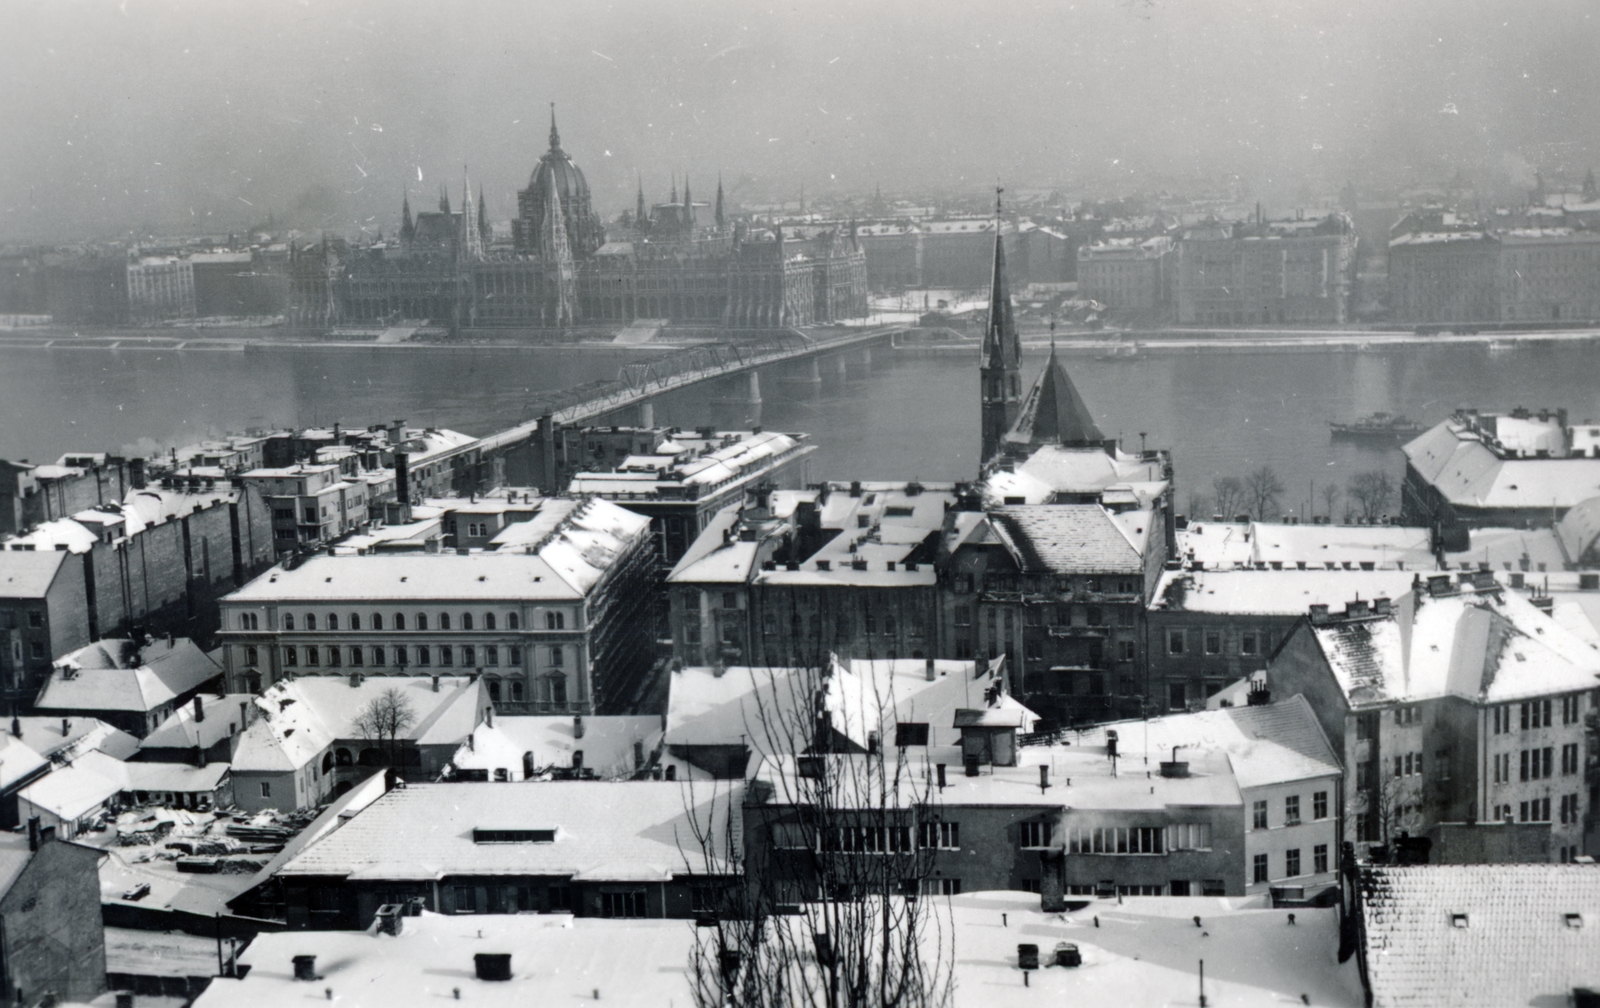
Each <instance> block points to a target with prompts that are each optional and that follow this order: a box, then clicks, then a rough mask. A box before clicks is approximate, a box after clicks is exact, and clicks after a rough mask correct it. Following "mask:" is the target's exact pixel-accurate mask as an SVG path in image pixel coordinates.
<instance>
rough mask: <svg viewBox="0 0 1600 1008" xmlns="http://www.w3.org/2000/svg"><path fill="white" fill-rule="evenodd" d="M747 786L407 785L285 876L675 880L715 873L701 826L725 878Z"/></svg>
mask: <svg viewBox="0 0 1600 1008" xmlns="http://www.w3.org/2000/svg"><path fill="white" fill-rule="evenodd" d="M741 793H742V785H741V784H739V783H737V782H735V783H732V784H727V785H723V786H720V787H707V786H704V785H696V786H691V785H688V784H680V783H675V782H670V781H559V782H516V783H488V784H467V783H461V784H412V785H409V786H406V787H397V788H394V789H393V790H391V791H390V792H389V793H387V794H385V795H384V796H383V797H382V798H380V799H378V800H377V801H375V802H373V803H372V804H371V805H369V806H367V808H366V809H365V810H363V811H362V812H360V813H359V814H358V815H356V816H355V818H353V819H351V820H350V821H349V822H348V823H346V824H345V825H344V826H343V827H341V828H340V829H338V830H335V831H334V832H332V833H330V834H329V835H328V836H326V837H324V838H323V839H322V840H319V841H318V842H316V843H314V844H312V845H310V846H308V847H306V848H305V849H304V850H302V851H301V852H300V854H299V855H298V856H296V857H294V858H293V859H291V860H290V861H289V862H288V863H287V864H285V865H284V866H283V868H282V869H281V871H280V874H282V875H321V876H340V877H344V878H356V879H366V880H371V881H382V880H388V879H414V880H422V879H440V878H444V877H445V876H449V875H477V876H489V875H519V876H526V875H554V876H563V875H569V876H571V877H573V878H574V879H578V880H583V881H594V882H665V881H669V880H671V879H672V878H673V877H674V876H676V875H693V874H705V873H706V871H707V869H706V863H705V861H704V860H703V859H702V858H701V856H700V850H699V847H698V845H697V843H696V840H695V835H696V834H695V832H694V830H695V825H694V824H695V823H696V822H697V821H698V822H699V823H700V826H701V828H702V829H703V830H705V831H706V834H705V835H708V836H710V837H711V838H713V842H714V843H715V844H716V849H715V850H714V852H713V853H714V858H713V870H714V871H716V872H718V873H724V872H727V871H729V870H731V869H732V867H733V866H732V864H730V863H729V862H727V861H725V860H724V859H725V858H726V857H727V855H728V853H729V852H728V851H727V850H726V849H724V848H723V846H722V844H723V843H724V840H723V838H725V837H726V836H727V826H728V822H727V818H728V813H729V810H730V809H737V808H738V807H739V801H740V794H741ZM477 830H553V831H554V839H553V840H551V841H549V842H543V843H541V842H479V841H478V840H476V839H475V831H477Z"/></svg>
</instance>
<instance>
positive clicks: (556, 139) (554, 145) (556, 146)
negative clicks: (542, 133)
mask: <svg viewBox="0 0 1600 1008" xmlns="http://www.w3.org/2000/svg"><path fill="white" fill-rule="evenodd" d="M550 149H551V150H560V149H561V134H560V133H558V132H556V103H555V102H551V103H550Z"/></svg>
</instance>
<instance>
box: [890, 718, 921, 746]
mask: <svg viewBox="0 0 1600 1008" xmlns="http://www.w3.org/2000/svg"><path fill="white" fill-rule="evenodd" d="M927 744H928V725H927V723H926V722H913V721H902V722H900V723H899V724H897V725H895V726H894V745H895V748H896V749H904V748H905V747H906V746H914V745H920V746H925V745H927Z"/></svg>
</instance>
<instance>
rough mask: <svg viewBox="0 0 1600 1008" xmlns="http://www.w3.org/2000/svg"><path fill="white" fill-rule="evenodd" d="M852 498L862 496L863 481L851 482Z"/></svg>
mask: <svg viewBox="0 0 1600 1008" xmlns="http://www.w3.org/2000/svg"><path fill="white" fill-rule="evenodd" d="M850 496H852V497H860V496H861V481H860V480H851V481H850Z"/></svg>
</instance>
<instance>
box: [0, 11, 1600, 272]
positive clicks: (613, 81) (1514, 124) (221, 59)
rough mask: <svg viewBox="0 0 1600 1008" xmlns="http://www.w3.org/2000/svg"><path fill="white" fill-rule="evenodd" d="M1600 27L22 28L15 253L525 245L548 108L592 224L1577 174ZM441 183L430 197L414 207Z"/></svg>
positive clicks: (218, 20) (1416, 19)
mask: <svg viewBox="0 0 1600 1008" xmlns="http://www.w3.org/2000/svg"><path fill="white" fill-rule="evenodd" d="M1596 11H1600V5H1597V4H1595V3H1594V2H1593V0H1544V2H1540V3H1537V4H1526V3H1523V2H1499V0H1495V2H1473V0H1316V2H1312V0H1276V2H1263V0H1149V2H1147V0H1078V2H1076V3H1061V2H1057V3H1044V2H1039V0H1028V2H994V0H987V2H981V3H980V2H973V3H956V2H934V0H904V2H899V0H875V2H871V3H846V2H827V0H797V2H791V3H788V4H784V5H771V4H762V3H752V2H748V0H744V2H715V0H677V2H674V0H650V2H625V3H590V2H563V3H539V2H528V0H515V2H494V0H488V2H473V3H449V4H446V3H425V2H420V0H337V2H335V0H276V2H265V0H264V2H222V0H121V2H120V3H119V2H104V0H93V2H91V0H35V2H26V0H12V2H6V3H3V4H0V37H3V38H5V40H6V43H5V57H4V59H3V60H0V80H3V81H4V84H5V88H6V95H7V100H6V101H5V102H4V103H3V105H0V144H3V145H4V147H3V149H4V156H3V158H0V241H18V240H27V239H49V238H55V237H63V238H64V237H69V236H78V235H84V234H105V235H114V234H116V233H118V232H124V231H126V230H127V229H130V228H133V229H148V230H154V231H157V232H177V233H184V232H188V231H192V230H202V231H211V230H225V229H227V228H230V227H239V226H242V225H244V224H246V223H248V222H250V221H252V220H261V219H265V216H266V214H267V212H268V211H272V212H275V213H278V214H279V215H283V214H285V213H286V212H292V213H295V214H296V215H297V219H300V220H302V221H306V220H309V219H312V218H315V219H317V220H320V221H325V222H326V223H327V224H328V225H329V226H331V227H334V228H335V229H336V230H340V231H344V232H347V233H350V232H353V231H354V230H355V229H356V227H357V226H359V225H360V224H365V225H366V226H367V227H369V228H375V227H380V226H381V227H385V228H392V227H393V226H394V223H395V220H396V217H397V214H398V205H399V201H400V194H401V192H402V190H403V189H405V188H407V187H409V189H410V191H411V192H412V194H413V207H415V206H416V205H417V204H418V203H419V202H425V203H432V202H433V201H435V200H436V199H437V187H438V185H439V183H440V182H441V181H443V182H445V183H447V184H448V185H449V186H450V187H451V191H452V198H453V199H456V198H459V192H460V186H461V175H462V166H463V164H465V165H467V166H468V170H469V171H470V173H471V175H472V177H473V179H474V185H475V186H476V185H477V184H478V183H479V182H480V181H481V184H482V185H483V187H484V189H485V191H486V192H487V194H488V200H489V205H490V211H491V215H492V216H494V217H495V218H497V219H503V218H505V217H508V216H510V214H511V213H512V212H513V210H514V207H515V191H516V189H518V188H519V187H521V186H524V185H526V184H527V178H528V174H529V172H530V170H531V169H532V167H533V165H534V163H535V161H536V160H537V159H538V157H539V155H540V154H542V153H543V151H544V148H545V138H546V133H547V130H548V120H547V116H548V103H549V102H552V101H553V102H555V103H556V106H557V114H558V116H559V119H560V125H561V136H562V141H563V146H564V147H565V148H566V149H567V150H568V151H569V152H570V153H571V154H572V155H573V157H574V158H575V159H576V160H577V161H578V163H579V165H580V166H581V167H582V168H583V169H584V171H585V172H586V173H587V175H588V178H589V181H590V184H591V186H592V188H593V191H594V195H595V201H596V204H597V208H598V209H600V210H601V211H602V212H603V213H606V214H607V215H608V216H609V215H610V214H612V213H614V212H616V211H619V210H621V209H623V208H624V207H626V206H630V205H631V204H632V200H633V192H634V185H635V182H634V179H635V172H640V173H643V176H644V182H645V187H646V193H647V196H648V197H649V198H651V199H652V200H661V199H664V198H665V195H666V189H667V187H668V185H669V184H670V175H671V173H673V172H677V173H679V175H680V176H681V175H682V174H683V173H688V175H689V177H690V180H691V182H692V184H693V186H694V192H695V194H696V196H697V197H699V196H702V195H704V196H706V197H709V196H710V195H711V194H712V192H713V191H714V189H715V183H716V176H717V173H718V172H719V171H720V172H722V173H723V176H724V178H725V179H726V180H727V182H728V184H729V187H730V188H735V187H737V192H738V193H739V194H740V195H743V196H744V197H746V198H747V199H758V198H771V197H773V196H775V195H782V194H789V195H790V196H791V197H792V195H793V194H794V193H796V192H797V191H798V189H799V187H800V186H801V185H802V184H803V185H804V186H806V188H807V191H808V192H812V193H817V192H823V191H828V190H830V189H831V190H836V191H854V192H863V193H867V192H870V191H871V190H872V187H873V186H874V185H875V184H881V185H882V186H883V188H884V190H885V191H886V192H900V191H911V190H917V189H927V188H938V189H945V190H950V189H960V188H963V187H967V188H973V189H976V188H978V187H981V186H986V185H990V184H992V182H993V180H995V179H996V178H1000V179H1003V180H1005V181H1007V182H1008V183H1009V184H1012V185H1015V186H1021V187H1026V186H1055V185H1064V186H1067V187H1072V188H1074V189H1075V188H1076V187H1081V186H1083V185H1084V184H1085V183H1086V182H1091V183H1092V184H1093V187H1094V188H1096V189H1103V190H1106V191H1105V195H1115V194H1116V193H1117V192H1118V191H1133V190H1135V189H1138V188H1140V187H1141V186H1151V185H1155V184H1160V183H1161V182H1162V181H1163V180H1164V179H1166V178H1171V177H1182V176H1188V175H1193V174H1200V175H1207V176H1220V175H1222V174H1223V173H1228V172H1234V173H1238V174H1240V175H1242V176H1244V177H1246V178H1247V179H1248V180H1249V182H1250V184H1251V185H1252V187H1253V188H1254V189H1255V191H1257V192H1260V193H1264V194H1269V195H1277V194H1282V196H1283V198H1285V199H1290V198H1292V195H1293V193H1295V192H1296V191H1297V190H1299V189H1300V188H1301V187H1303V186H1305V185H1307V184H1308V183H1309V184H1311V185H1313V186H1319V187H1320V186H1321V185H1324V184H1333V185H1337V184H1338V182H1341V181H1343V180H1344V179H1346V178H1351V179H1354V180H1355V181H1356V182H1357V183H1358V184H1361V183H1364V182H1374V181H1379V180H1382V181H1384V182H1385V183H1390V182H1394V181H1397V180H1398V181H1404V180H1407V179H1411V178H1415V179H1428V178H1433V177H1437V176H1438V175H1439V174H1440V173H1446V174H1447V173H1448V172H1449V171H1453V170H1454V168H1455V167H1457V166H1461V167H1464V168H1465V169H1466V170H1467V171H1468V172H1469V174H1472V175H1473V176H1474V177H1475V178H1477V179H1478V180H1479V181H1480V182H1481V183H1484V184H1486V185H1487V184H1498V185H1505V184H1508V183H1509V182H1517V183H1519V184H1520V183H1521V182H1522V181H1524V179H1526V180H1529V181H1531V166H1540V167H1543V168H1545V169H1546V170H1547V171H1549V170H1566V171H1575V172H1577V173H1579V174H1581V172H1582V171H1583V170H1584V169H1585V168H1586V167H1587V166H1588V164H1589V163H1590V161H1591V160H1595V159H1596V150H1597V148H1600V117H1597V116H1596V115H1595V112H1594V109H1595V105H1596V99H1597V97H1600V60H1597V59H1596V58H1595V44H1596V42H1595V40H1596V38H1597V35H1596V28H1597V21H1600V17H1597V15H1596V14H1595V13H1592V12H1596ZM419 176H420V180H419Z"/></svg>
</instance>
